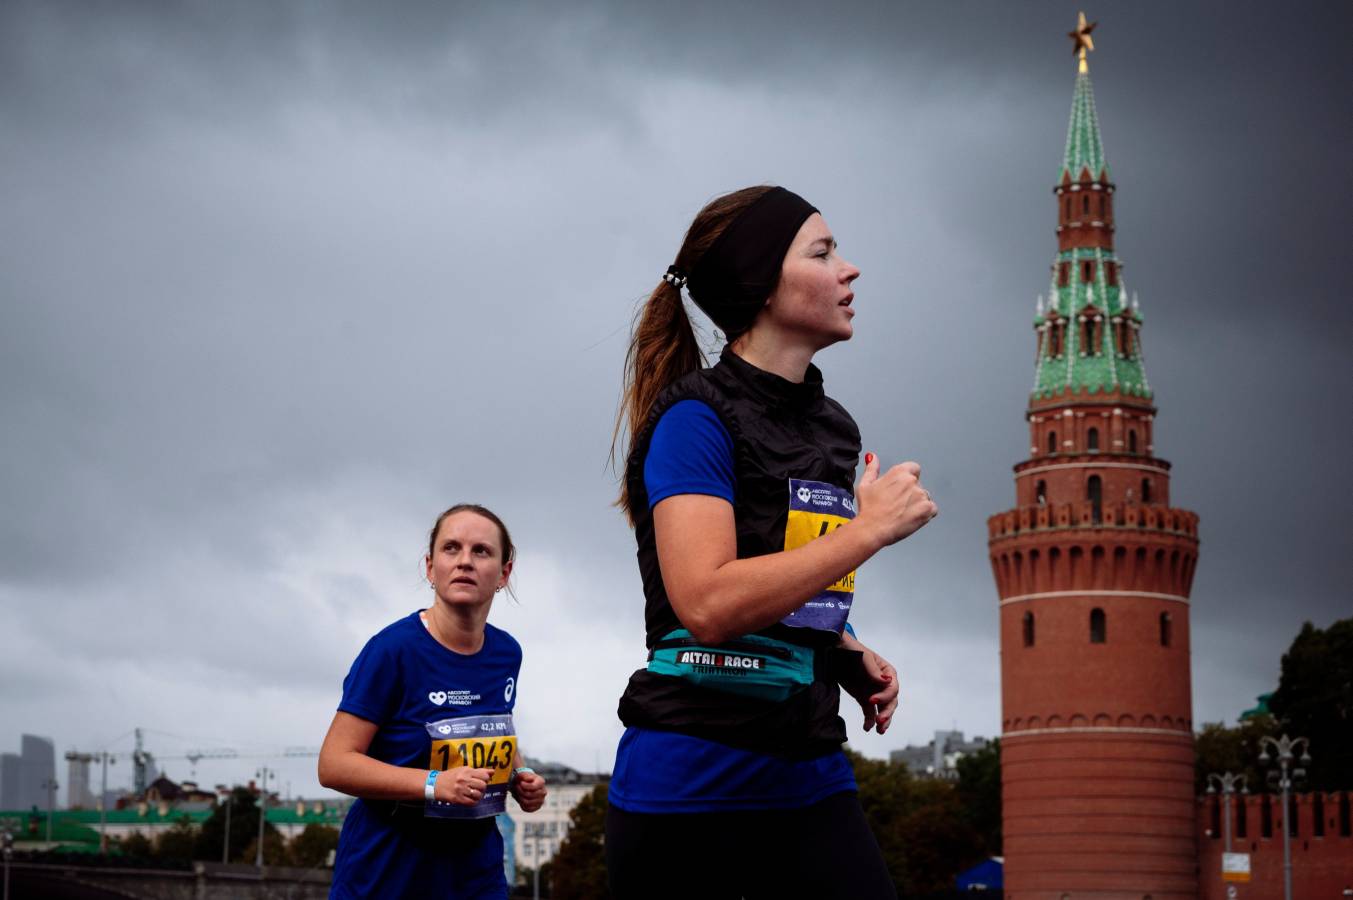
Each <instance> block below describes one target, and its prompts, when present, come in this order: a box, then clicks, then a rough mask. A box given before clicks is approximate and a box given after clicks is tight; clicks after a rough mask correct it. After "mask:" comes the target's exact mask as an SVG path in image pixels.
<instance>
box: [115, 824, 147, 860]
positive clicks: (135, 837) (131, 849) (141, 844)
mask: <svg viewBox="0 0 1353 900" xmlns="http://www.w3.org/2000/svg"><path fill="white" fill-rule="evenodd" d="M116 846H117V849H118V850H119V851H120V852H121V853H122V855H123V856H126V857H130V858H131V859H149V858H150V857H151V856H153V855H154V853H155V845H154V844H152V843H151V842H150V838H148V837H146V836H145V835H144V834H142V833H141V832H139V831H133V832H132V833H131V834H129V835H127V836H126V837H124V838H122V839H121V840H119V841H118V842H117V845H116Z"/></svg>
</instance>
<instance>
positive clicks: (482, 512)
mask: <svg viewBox="0 0 1353 900" xmlns="http://www.w3.org/2000/svg"><path fill="white" fill-rule="evenodd" d="M463 512H470V513H474V514H475V515H477V516H483V517H484V518H486V519H488V520H489V521H490V522H492V523H493V524H494V525H497V526H498V535H499V536H500V537H501V538H502V540H503V565H507V564H508V563H510V562H512V560H513V559H515V558H516V555H517V548H516V547H514V546H513V545H512V536H511V535H510V534H508V533H507V526H506V525H504V524H503V520H502V519H500V518H498V514H497V513H495V512H494V511H493V510H491V509H489V508H488V507H486V506H480V505H479V504H478V503H457V504H456V505H455V506H453V507H451V508H450V509H448V510H447V511H446V512H444V513H442V514H441V515H440V516H438V517H437V521H436V522H433V523H432V533H431V534H429V535H428V556H429V557H430V556H432V554H433V553H435V552H436V550H437V532H439V531H441V530H442V523H443V522H445V521H446V520H447V518H448V517H449V516H454V515H455V514H456V513H463Z"/></svg>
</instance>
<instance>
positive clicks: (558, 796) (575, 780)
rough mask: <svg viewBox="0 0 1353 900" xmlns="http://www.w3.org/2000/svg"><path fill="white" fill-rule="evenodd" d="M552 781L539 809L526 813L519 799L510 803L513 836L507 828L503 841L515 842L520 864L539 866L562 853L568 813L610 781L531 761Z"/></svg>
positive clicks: (598, 776) (559, 765) (607, 777)
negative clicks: (518, 802) (508, 832)
mask: <svg viewBox="0 0 1353 900" xmlns="http://www.w3.org/2000/svg"><path fill="white" fill-rule="evenodd" d="M528 765H530V766H531V767H532V768H533V769H535V770H536V771H537V772H539V773H540V774H541V775H542V776H544V778H545V781H546V782H547V783H548V784H549V794H548V795H547V796H546V797H545V805H544V806H542V807H541V808H540V809H539V810H538V811H537V812H533V813H524V812H522V811H521V808H520V807H518V806H517V804H516V802H515V801H514V802H510V803H508V805H507V817H508V818H509V819H510V820H511V821H512V825H513V828H512V829H511V831H512V834H511V837H510V838H509V837H508V834H507V829H504V837H503V839H504V841H505V842H508V843H511V844H514V845H515V851H516V852H515V859H516V864H517V865H518V866H523V867H526V868H532V869H536V868H539V867H540V866H541V865H543V864H544V863H547V862H549V861H550V860H551V859H552V858H553V857H554V854H556V853H558V852H559V845H560V844H562V843H563V842H564V838H566V837H568V829H569V815H570V814H571V813H572V812H573V807H575V806H577V805H578V803H579V801H581V800H582V799H583V797H585V796H587V795H588V794H590V793H591V792H592V791H593V790H594V789H595V788H596V786H597V785H599V784H602V783H604V782H606V781H608V780H609V776H605V775H589V774H586V773H583V772H579V771H577V770H575V769H570V768H569V767H568V766H565V765H561V764H559V763H541V762H528Z"/></svg>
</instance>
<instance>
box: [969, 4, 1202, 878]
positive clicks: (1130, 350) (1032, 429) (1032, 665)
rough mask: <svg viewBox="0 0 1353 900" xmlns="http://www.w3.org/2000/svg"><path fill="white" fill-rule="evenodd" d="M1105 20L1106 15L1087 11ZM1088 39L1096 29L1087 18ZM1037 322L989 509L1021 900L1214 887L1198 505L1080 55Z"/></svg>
mask: <svg viewBox="0 0 1353 900" xmlns="http://www.w3.org/2000/svg"><path fill="white" fill-rule="evenodd" d="M1091 27H1093V26H1091ZM1076 37H1077V38H1078V41H1080V42H1081V45H1082V47H1085V46H1087V45H1088V43H1089V41H1088V38H1089V35H1088V29H1087V28H1085V26H1084V18H1083V17H1082V27H1081V29H1080V30H1079V31H1078V32H1077V33H1076ZM1053 190H1054V194H1055V195H1056V202H1057V246H1058V252H1057V255H1056V258H1055V262H1054V263H1053V266H1052V281H1051V284H1050V286H1049V289H1048V291H1049V293H1048V302H1047V305H1046V306H1044V304H1043V300H1042V298H1041V297H1040V298H1039V302H1038V312H1037V316H1036V317H1035V320H1034V331H1035V334H1036V337H1037V357H1036V359H1037V362H1036V365H1035V380H1034V389H1033V392H1032V393H1031V395H1030V399H1029V409H1028V413H1027V418H1028V421H1029V458H1028V459H1027V460H1025V461H1024V462H1021V463H1019V464H1018V465H1016V466H1015V500H1016V503H1017V506H1016V507H1015V508H1014V509H1012V510H1009V511H1007V512H1003V513H1001V514H999V515H996V516H992V517H991V519H990V520H989V521H988V526H989V531H990V541H989V548H990V555H991V565H992V570H993V572H994V573H995V576H996V586H997V590H998V591H999V593H1000V598H1001V602H1000V614H1001V693H1002V697H1001V701H1002V719H1003V721H1002V742H1001V781H1002V785H1003V791H1004V794H1003V798H1004V810H1003V815H1004V823H1005V825H1004V828H1005V894H1006V897H1007V898H1008V900H1045V898H1047V900H1065V898H1068V897H1070V898H1074V900H1079V898H1083V897H1093V898H1097V900H1111V898H1124V900H1126V898H1132V900H1143V898H1144V897H1148V896H1149V897H1151V898H1152V900H1165V898H1186V897H1187V898H1190V900H1192V898H1194V897H1196V896H1197V893H1198V876H1197V863H1198V857H1197V853H1196V849H1195V847H1196V845H1195V837H1194V834H1195V829H1194V816H1195V807H1194V792H1193V732H1192V718H1193V712H1192V700H1191V696H1190V684H1189V600H1188V597H1189V587H1190V584H1191V583H1192V580H1193V571H1194V565H1195V563H1196V561H1197V556H1198V517H1197V515H1195V514H1194V513H1192V512H1188V511H1186V510H1182V509H1175V508H1172V507H1171V506H1170V476H1169V472H1170V464H1169V463H1168V462H1166V461H1165V460H1163V459H1159V458H1157V457H1156V455H1155V445H1154V442H1153V437H1152V427H1153V424H1154V420H1155V413H1156V408H1155V406H1154V403H1153V395H1152V392H1151V390H1150V387H1149V386H1148V384H1147V380H1146V373H1145V369H1144V366H1143V360H1142V344H1141V338H1140V329H1141V323H1142V318H1141V315H1140V313H1139V311H1138V307H1137V303H1136V302H1135V299H1134V301H1133V302H1132V303H1129V302H1128V293H1127V289H1126V286H1125V283H1124V279H1123V272H1122V264H1121V263H1120V262H1119V260H1118V258H1117V256H1116V255H1115V254H1114V250H1113V243H1114V242H1113V235H1114V225H1113V196H1114V185H1113V184H1112V183H1110V181H1109V170H1108V165H1107V164H1106V162H1105V160H1104V150H1103V144H1102V142H1101V140H1100V134H1099V124H1098V121H1097V119H1096V114H1095V105H1094V93H1093V90H1092V88H1091V85H1090V76H1089V73H1088V71H1087V69H1086V65H1085V58H1084V49H1082V51H1081V66H1080V73H1079V74H1078V75H1077V77H1076V87H1075V94H1074V99H1073V101H1072V107H1071V123H1070V127H1069V129H1068V132H1067V146H1066V152H1065V155H1064V158H1063V161H1062V168H1061V171H1060V173H1059V178H1058V184H1057V186H1056V187H1055V188H1054V189H1053Z"/></svg>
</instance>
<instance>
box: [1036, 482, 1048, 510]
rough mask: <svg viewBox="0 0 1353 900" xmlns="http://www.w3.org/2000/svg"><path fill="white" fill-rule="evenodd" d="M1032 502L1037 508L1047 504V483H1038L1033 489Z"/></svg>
mask: <svg viewBox="0 0 1353 900" xmlns="http://www.w3.org/2000/svg"><path fill="white" fill-rule="evenodd" d="M1034 501H1035V502H1036V503H1037V504H1038V505H1039V506H1042V505H1043V504H1045V503H1047V502H1048V483H1047V482H1046V481H1039V482H1038V486H1037V487H1036V488H1034Z"/></svg>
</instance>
